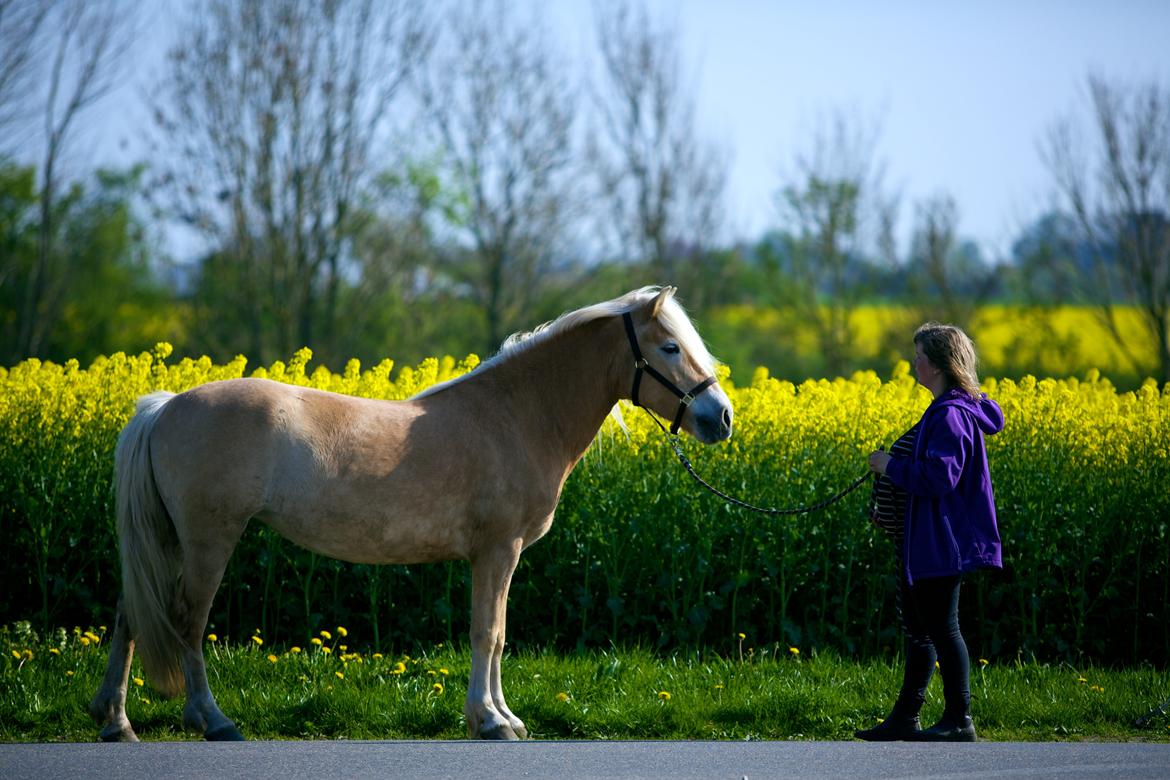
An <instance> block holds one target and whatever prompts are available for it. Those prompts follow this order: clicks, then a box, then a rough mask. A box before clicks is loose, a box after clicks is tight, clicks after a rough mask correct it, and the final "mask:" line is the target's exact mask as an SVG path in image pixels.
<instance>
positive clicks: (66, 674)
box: [65, 669, 73, 677]
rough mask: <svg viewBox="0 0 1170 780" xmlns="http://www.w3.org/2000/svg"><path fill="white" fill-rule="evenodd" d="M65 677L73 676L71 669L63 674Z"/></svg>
mask: <svg viewBox="0 0 1170 780" xmlns="http://www.w3.org/2000/svg"><path fill="white" fill-rule="evenodd" d="M65 676H66V677H72V676H73V670H72V669H70V670H68V671H67V672H65Z"/></svg>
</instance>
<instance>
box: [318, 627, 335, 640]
mask: <svg viewBox="0 0 1170 780" xmlns="http://www.w3.org/2000/svg"><path fill="white" fill-rule="evenodd" d="M321 638H322V639H332V638H333V634H330V633H329V632H328V631H325V630H324V629H322V631H321Z"/></svg>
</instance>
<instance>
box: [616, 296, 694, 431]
mask: <svg viewBox="0 0 1170 780" xmlns="http://www.w3.org/2000/svg"><path fill="white" fill-rule="evenodd" d="M622 320H623V321H624V322H625V323H626V336H628V337H629V339H630V349H632V350H633V351H634V389H633V391H631V393H630V400H631V401H633V402H634V406H642V404H641V403H639V402H638V388H639V386H641V384H642V372H643V371H645V372H646V373H647V374H649V375H650V376H652V377H654V378H655V379H657V380H658V381H659V382H660V383H661V384H662V386H663V387H665V388H666V389H667V390H669V391H670V392H672V393H674V394H675V395H676V396H678V413H677V414H675V416H674V422H673V423H671V424H670V432H671V434H673V435H677V434H678V428H679V426H680V425H681V424H682V418H683V415H684V414H686V413H687V408H688V407H689V406H690V405H691V404H692V403H693V402H694V400H695V398H696V397H697V396H698V395H699V393H701V392H703V391H704V390H706V389H707V388H708V387H710V386H711V385H713V384H715V377H713V376H709V377H707V378H706V379H704V380H703V381H702V382H700V383H699V384H697V385H695V386H694V387H693V388H691V391H690V392H689V393H684V392H683V391H682V389H681V388H679V387H678V385H676V384H675V383H674V382H671V381H670V380H669V379H667V378H666V377H665V376H663V375H662V374H661V373H659V372H658V370H657V369H655V368H654V366H652V365H650V364H649V363H647V362H646V358H644V357H642V350H641V349H639V348H638V336H637V335H636V334H635V333H634V318H633V317H631V316H630V313H629V312H625V313H624V314H622Z"/></svg>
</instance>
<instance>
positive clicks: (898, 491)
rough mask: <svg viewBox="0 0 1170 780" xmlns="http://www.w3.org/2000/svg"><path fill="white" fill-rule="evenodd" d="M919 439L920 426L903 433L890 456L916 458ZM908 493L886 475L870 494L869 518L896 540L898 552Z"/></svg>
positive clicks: (891, 449) (877, 482) (879, 478)
mask: <svg viewBox="0 0 1170 780" xmlns="http://www.w3.org/2000/svg"><path fill="white" fill-rule="evenodd" d="M917 438H918V425H915V426H914V427H913V428H911V429H910V430H908V431H906V432H905V433H903V434H902V435H901V436H900V437H899V438H898V440H897V441H896V442H894V443H893V445H892V446H891V447H890V455H891V456H893V457H897V458H912V457H914V442H915V440H917ZM906 499H907V496H906V491H905V490H903V489H902V488H900V487H898V486H897V485H895V484H894V483H893V482H891V481H890V478H889V477H887V476H886V475H884V474H878V475H877V477H876V478H875V479H874V481H873V487H872V488H871V489H870V494H869V517H870V519H871V520H873V522H874V524H875V525H877V527H878V528H880V529H882V530H883V531H885V532H886V533H887V534H889V535H890V537H891V538H892V539H893V540H894V544H896V545H897V547H898V550H899V551H901V549H902V536H903V533H904V531H905V528H906Z"/></svg>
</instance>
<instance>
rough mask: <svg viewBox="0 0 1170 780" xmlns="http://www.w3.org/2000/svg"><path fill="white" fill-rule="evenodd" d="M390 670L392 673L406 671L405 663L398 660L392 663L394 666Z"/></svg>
mask: <svg viewBox="0 0 1170 780" xmlns="http://www.w3.org/2000/svg"><path fill="white" fill-rule="evenodd" d="M390 671H391V673H392V674H402V673H403V672H405V671H406V664H404V663H402V662H401V661H399V662H398V663H396V664H394V668H393V669H391V670H390Z"/></svg>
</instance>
